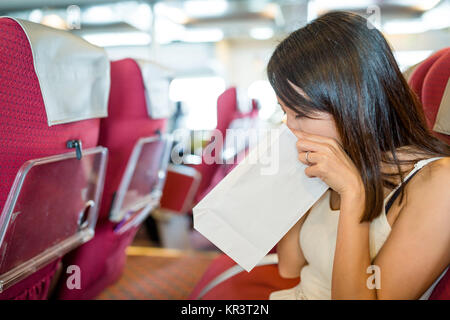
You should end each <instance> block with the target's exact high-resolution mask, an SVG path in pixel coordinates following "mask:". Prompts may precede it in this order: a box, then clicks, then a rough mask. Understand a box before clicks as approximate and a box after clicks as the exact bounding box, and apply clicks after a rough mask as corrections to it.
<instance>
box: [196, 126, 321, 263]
mask: <svg viewBox="0 0 450 320" xmlns="http://www.w3.org/2000/svg"><path fill="white" fill-rule="evenodd" d="M273 131H274V130H271V131H270V132H269V133H268V134H267V136H266V138H263V139H262V141H260V142H259V144H258V145H257V147H255V148H253V149H252V150H250V152H249V154H248V156H247V157H246V158H245V159H244V160H243V161H242V162H241V163H239V164H238V165H237V166H236V167H235V168H234V169H233V170H232V171H231V172H230V173H229V174H228V175H227V176H226V177H225V178H224V179H223V180H222V181H221V182H220V183H219V184H218V185H217V186H216V187H215V188H214V189H213V190H212V191H211V192H210V193H208V194H207V195H206V196H205V197H204V198H203V199H202V201H200V202H199V203H198V204H197V205H196V206H195V207H194V209H193V213H194V228H195V229H196V230H197V231H199V232H200V233H201V234H202V235H203V236H205V237H206V238H207V239H208V240H210V241H211V242H212V243H213V244H214V245H215V246H217V247H218V248H219V249H220V250H222V251H223V252H224V253H226V254H227V255H228V256H229V257H230V258H232V259H233V260H234V261H236V263H238V264H239V265H240V266H241V267H242V268H244V269H245V270H247V271H250V270H252V269H253V267H254V266H255V265H256V264H257V263H258V262H259V261H260V260H261V259H262V258H263V257H264V256H265V255H266V254H267V253H268V252H269V251H270V249H272V248H273V247H274V246H275V245H276V244H277V243H278V241H279V240H280V239H281V238H282V237H283V236H284V235H285V234H286V233H287V232H288V231H289V229H290V228H292V226H293V225H294V224H295V223H296V222H297V221H298V220H299V219H300V218H301V217H302V216H303V215H304V214H305V213H306V212H307V211H308V210H309V208H310V207H311V206H312V205H313V204H314V203H315V202H316V201H317V200H318V199H319V198H320V197H321V196H322V195H323V194H324V193H325V191H326V190H327V189H328V186H327V185H326V184H325V183H324V182H322V181H321V180H320V179H318V178H309V177H308V176H306V175H305V173H304V170H305V168H306V166H305V165H304V164H302V163H301V162H300V161H299V160H298V153H297V149H296V146H295V144H296V142H297V138H296V137H295V135H294V134H293V133H292V132H291V131H290V130H289V129H288V128H287V127H286V126H285V125H282V126H281V127H280V129H276V130H275V131H276V133H275V134H274V132H273ZM255 160H256V161H255Z"/></svg>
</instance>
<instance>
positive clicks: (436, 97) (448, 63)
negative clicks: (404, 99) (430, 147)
mask: <svg viewBox="0 0 450 320" xmlns="http://www.w3.org/2000/svg"><path fill="white" fill-rule="evenodd" d="M441 51H443V52H442V54H441V56H440V57H439V58H438V59H437V60H436V61H435V62H434V63H433V65H432V66H431V68H430V69H429V71H428V73H427V74H426V76H425V80H424V82H423V86H422V97H421V99H422V103H423V106H424V112H425V117H426V118H427V123H428V126H429V128H430V129H433V127H434V124H435V122H436V116H437V114H438V111H439V106H440V104H441V101H442V97H443V95H444V90H445V87H446V85H447V82H448V79H449V78H450V48H447V49H446V50H445V51H444V50H441ZM433 134H434V135H435V136H436V137H438V138H439V139H441V140H443V141H446V142H447V143H448V144H450V136H448V135H445V134H441V133H438V132H434V131H433Z"/></svg>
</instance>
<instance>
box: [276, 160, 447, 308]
mask: <svg viewBox="0 0 450 320" xmlns="http://www.w3.org/2000/svg"><path fill="white" fill-rule="evenodd" d="M440 158H442V157H436V158H431V159H425V160H421V161H418V162H417V163H416V164H415V165H414V169H413V170H412V171H411V172H410V173H409V174H408V175H407V176H406V177H405V179H404V181H406V180H407V179H408V178H409V177H410V176H411V175H412V174H413V173H414V172H416V171H417V170H419V169H421V168H422V167H423V166H425V165H426V164H428V163H430V162H432V161H434V160H437V159H440ZM399 187H400V185H399V186H397V187H396V188H395V189H394V190H392V192H391V193H390V194H389V195H388V196H387V197H386V198H385V199H384V205H383V211H382V213H381V214H380V215H379V216H378V217H377V218H375V219H374V220H372V222H371V223H370V231H369V242H370V258H371V260H372V261H373V259H374V258H375V257H376V255H377V254H378V251H379V250H380V249H381V247H382V246H383V244H384V242H385V241H386V239H387V237H388V236H389V233H390V232H391V226H390V225H389V222H388V220H387V217H386V212H385V206H386V203H387V202H388V201H389V199H390V198H391V197H392V195H393V194H394V192H395V191H396V190H397V189H398V188H399ZM330 194H331V190H328V191H327V192H325V194H324V195H323V196H322V197H321V198H320V199H319V200H318V201H317V202H316V203H315V204H314V206H313V207H312V208H311V211H310V213H309V215H308V217H307V218H306V220H305V222H304V223H303V226H302V228H301V230H300V247H301V248H302V251H303V255H304V257H305V259H306V261H307V262H308V264H306V265H305V266H304V267H303V268H302V270H301V272H300V279H301V281H300V283H299V284H298V285H297V286H295V287H294V288H291V289H287V290H280V291H275V292H272V293H271V294H270V297H269V299H271V300H305V299H311V300H329V299H331V277H332V272H333V260H334V252H335V249H336V238H337V229H338V221H339V210H332V209H331V208H330ZM447 269H448V268H447ZM447 269H446V270H444V272H443V273H442V274H441V276H440V277H439V278H438V279H437V280H436V281H435V282H434V283H433V285H432V286H431V287H430V288H429V289H428V290H427V292H425V294H424V295H423V296H422V297H421V298H420V299H428V297H429V296H430V295H431V292H432V291H433V289H434V287H435V285H436V284H437V283H438V282H439V280H440V279H441V278H442V276H443V275H444V274H445V272H446V271H447ZM368 276H369V275H368Z"/></svg>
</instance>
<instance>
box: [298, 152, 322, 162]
mask: <svg viewBox="0 0 450 320" xmlns="http://www.w3.org/2000/svg"><path fill="white" fill-rule="evenodd" d="M307 153H308V151H307V152H299V153H298V160H300V162H301V163H303V164H306V165H307V166H311V165H314V164H316V163H317V162H318V161H319V158H320V155H319V154H318V153H316V152H309V153H308V158H306V154H307Z"/></svg>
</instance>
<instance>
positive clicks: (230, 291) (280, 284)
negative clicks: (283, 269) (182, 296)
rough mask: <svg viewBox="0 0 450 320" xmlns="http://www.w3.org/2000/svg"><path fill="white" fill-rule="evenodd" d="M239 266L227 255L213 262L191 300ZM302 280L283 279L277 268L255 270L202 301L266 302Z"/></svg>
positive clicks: (242, 275)
mask: <svg viewBox="0 0 450 320" xmlns="http://www.w3.org/2000/svg"><path fill="white" fill-rule="evenodd" d="M235 264H236V263H235V262H234V261H233V260H232V259H230V258H229V257H228V256H226V255H221V256H219V257H217V258H216V259H215V260H213V262H211V264H210V266H209V267H208V270H207V271H206V272H205V274H204V275H203V277H202V278H201V279H200V281H199V282H198V284H197V285H196V286H195V288H194V290H193V291H192V293H191V294H190V296H189V298H188V299H196V298H197V297H198V295H199V294H200V293H201V291H202V290H203V288H204V287H205V286H206V285H207V284H208V283H209V282H210V281H212V280H213V279H214V278H215V277H217V276H218V275H219V274H221V273H222V272H224V271H225V270H227V269H229V268H231V267H232V266H234V265H235ZM299 281H300V278H293V279H284V278H281V277H280V276H279V274H278V268H277V265H267V266H261V267H256V268H254V269H253V270H252V271H250V272H246V271H243V272H241V273H239V274H237V275H235V276H233V277H231V278H229V279H227V280H225V281H223V282H222V283H220V284H219V285H217V286H216V287H214V288H213V289H212V290H210V291H209V292H207V293H206V294H205V295H204V296H203V297H202V299H203V300H267V299H268V298H269V295H270V293H271V292H273V291H277V290H283V289H288V288H292V287H294V286H296V285H297V284H298V283H299Z"/></svg>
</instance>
